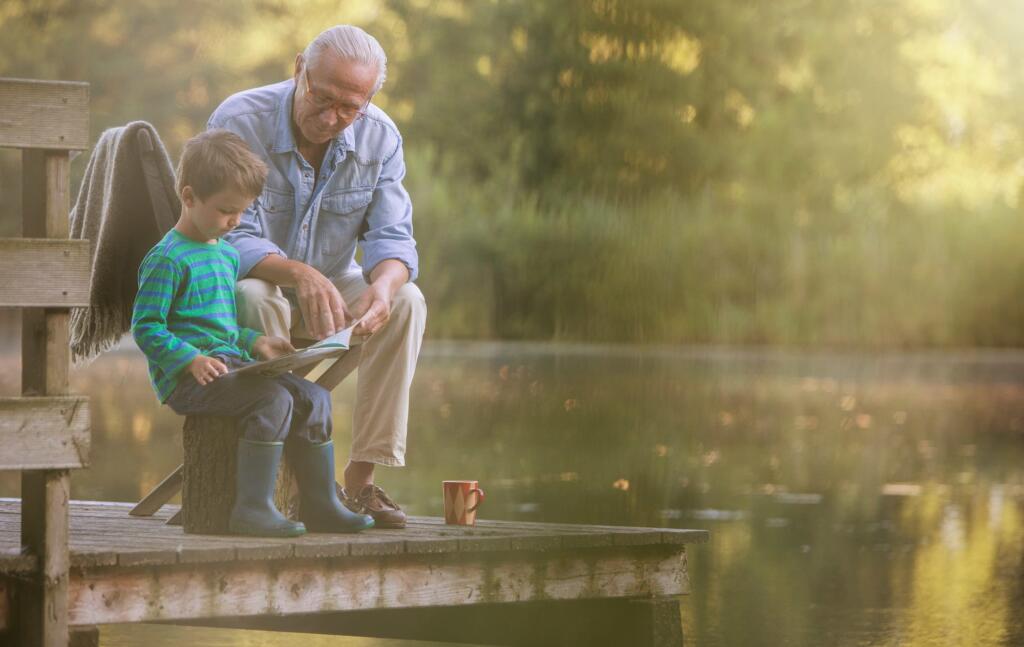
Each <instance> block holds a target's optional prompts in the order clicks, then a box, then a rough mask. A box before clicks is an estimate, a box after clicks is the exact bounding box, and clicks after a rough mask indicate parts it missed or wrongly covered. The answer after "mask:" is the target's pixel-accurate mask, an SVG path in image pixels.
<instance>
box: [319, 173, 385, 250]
mask: <svg viewBox="0 0 1024 647" xmlns="http://www.w3.org/2000/svg"><path fill="white" fill-rule="evenodd" d="M371 200H373V190H372V189H365V190H364V189H355V190H352V191H344V192H340V193H332V194H331V195H326V196H324V198H323V201H322V202H321V204H320V219H319V224H318V229H319V231H318V232H317V234H318V239H319V241H320V244H321V247H322V248H323V250H324V253H326V254H337V253H341V252H342V251H344V250H346V249H351V248H353V247H354V245H355V242H356V238H358V236H359V235H360V233H361V229H362V226H363V221H364V219H365V217H366V209H367V207H369V205H370V201H371Z"/></svg>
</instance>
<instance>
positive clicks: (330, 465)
mask: <svg viewBox="0 0 1024 647" xmlns="http://www.w3.org/2000/svg"><path fill="white" fill-rule="evenodd" d="M291 449H293V450H294V451H293V452H292V453H291V454H289V457H290V458H291V459H294V460H293V467H294V468H295V478H296V479H297V480H298V482H299V501H300V503H299V518H300V519H302V522H303V523H305V524H306V528H307V529H309V531H310V532H359V531H360V530H366V529H367V528H373V517H371V516H370V515H368V514H356V513H355V512H352V511H351V510H349V509H348V508H346V507H345V506H344V505H342V503H341V500H340V499H338V492H337V490H336V489H335V486H334V441H331V440H328V441H327V442H326V443H324V444H322V445H314V444H312V443H309V442H306V441H304V440H298V439H297V440H296V441H295V443H294V446H293V447H292V448H291Z"/></svg>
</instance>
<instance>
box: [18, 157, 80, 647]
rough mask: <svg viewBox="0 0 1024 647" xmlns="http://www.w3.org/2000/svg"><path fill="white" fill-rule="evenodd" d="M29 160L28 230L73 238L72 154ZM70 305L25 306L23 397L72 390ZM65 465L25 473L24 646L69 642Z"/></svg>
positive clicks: (47, 646)
mask: <svg viewBox="0 0 1024 647" xmlns="http://www.w3.org/2000/svg"><path fill="white" fill-rule="evenodd" d="M22 160H23V167H24V169H23V181H22V196H23V198H22V199H23V205H24V212H23V219H22V228H23V235H24V236H26V237H34V238H67V237H68V211H69V207H70V201H71V198H70V188H69V179H68V176H69V169H70V156H69V154H68V152H67V151H40V150H26V151H24V152H23V153H22ZM68 321H69V313H68V310H67V309H63V308H62V309H42V308H26V309H24V310H23V315H22V338H21V363H22V370H21V391H22V395H27V396H41V395H64V394H66V393H68V371H69V369H70V348H69V346H68ZM69 498H70V476H69V473H68V471H67V470H38V471H26V472H22V475H21V500H22V523H21V543H22V547H23V548H27V549H28V550H29V551H31V552H32V553H33V554H35V555H36V556H37V557H38V558H39V565H40V568H39V572H38V573H37V575H36V577H35V578H33V580H32V581H31V582H29V583H27V584H25V585H24V586H22V588H21V591H20V595H19V622H18V626H19V629H20V633H21V636H20V638H21V640H20V643H19V644H21V645H24V646H26V647H37V646H39V647H43V646H45V647H64V646H65V645H67V644H68V640H69V633H68V621H67V605H68V565H69V557H68V499H69Z"/></svg>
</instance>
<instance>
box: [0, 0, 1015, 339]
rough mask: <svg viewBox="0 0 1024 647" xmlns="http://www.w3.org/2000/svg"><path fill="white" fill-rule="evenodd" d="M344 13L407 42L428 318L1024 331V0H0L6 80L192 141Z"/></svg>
mask: <svg viewBox="0 0 1024 647" xmlns="http://www.w3.org/2000/svg"><path fill="white" fill-rule="evenodd" d="M341 22H352V23H355V24H359V25H361V26H363V27H364V28H366V29H367V30H368V31H370V32H371V33H373V34H374V35H376V36H377V37H378V38H379V39H380V40H381V42H382V44H383V45H384V47H385V49H386V51H387V52H388V54H389V58H390V61H389V76H388V82H387V84H386V85H385V87H384V90H383V91H382V93H381V94H380V95H378V97H377V98H376V99H375V101H376V102H377V103H378V104H379V105H380V106H381V107H383V108H384V109H385V110H387V111H388V112H389V114H391V115H392V117H394V119H395V121H396V122H397V123H398V125H399V127H400V128H401V130H402V133H403V136H404V138H405V142H406V155H407V162H408V166H409V176H408V181H407V183H408V187H409V189H410V192H411V193H412V195H413V200H414V204H415V209H416V216H415V219H416V235H417V240H418V242H419V244H420V249H421V255H422V267H423V272H422V277H421V279H420V284H421V287H422V288H423V290H424V292H426V294H427V297H428V301H429V303H430V306H431V320H430V326H429V334H431V335H433V336H434V337H449V338H504V339H556V340H581V341H623V342H644V343H756V344H788V345H808V346H811V345H829V346H858V347H905V346H915V347H917V346H1016V345H1020V344H1022V343H1024V305H1021V300H1020V299H1019V297H1018V293H1019V288H1020V286H1021V285H1024V255H1022V254H1021V253H1020V250H1021V249H1022V247H1024V223H1022V222H1021V218H1020V216H1019V213H1018V208H1019V201H1020V183H1021V175H1022V172H1024V163H1022V160H1024V137H1022V124H1024V119H1022V116H1024V115H1022V114H1021V112H1022V111H1024V72H1022V69H1024V68H1022V66H1020V65H1019V61H1021V60H1024V34H1022V33H1021V32H1024V0H1004V1H1002V2H992V1H990V0H903V1H902V2H877V1H871V0H772V2H757V1H755V0H717V1H715V2H706V1H696V0H559V1H557V2H556V1H553V0H529V1H526V0H386V1H382V2H369V1H363V2H360V1H356V0H351V1H349V2H344V3H339V2H328V1H325V0H252V1H242V0H223V1H221V2H217V3H209V2H203V1H200V0H179V1H178V2H173V3H171V2H166V1H163V0H159V1H158V0H134V1H132V2H128V1H115V0H51V1H40V0H0V30H2V33H3V35H4V37H3V39H0V75H3V76H13V77H24V78H42V79H65V80H82V81H88V82H89V83H90V84H91V96H92V103H91V105H92V116H91V118H92V132H93V136H94V139H95V137H96V136H97V135H98V134H99V133H100V132H101V131H102V130H103V129H105V128H108V127H111V126H115V125H120V124H123V123H126V122H128V121H131V120H135V119H144V120H147V121H150V122H152V123H153V124H154V125H155V126H156V127H157V129H158V131H159V132H160V133H161V134H162V136H163V137H164V139H165V142H166V144H167V145H168V147H169V149H170V150H171V153H172V155H174V156H176V155H177V153H178V152H179V151H180V148H181V145H182V143H183V142H184V140H185V139H187V138H188V137H189V136H190V135H192V134H193V133H195V132H197V131H198V130H200V129H202V128H203V127H204V126H205V123H206V119H207V117H208V116H209V114H210V112H211V111H212V110H213V109H214V108H215V107H216V105H217V104H218V103H219V102H220V101H221V100H223V99H224V98H225V97H227V96H228V95H229V94H231V93H233V92H236V91H239V90H243V89H246V88H249V87H253V86H256V85H262V84H266V83H271V82H275V81H278V80H280V79H283V78H286V77H287V76H289V75H290V73H291V70H292V66H293V61H294V56H295V54H296V53H297V52H298V51H300V50H301V49H302V48H303V47H304V46H305V44H306V43H307V42H308V41H309V40H310V39H311V38H312V37H313V36H315V35H316V34H317V33H318V32H319V31H321V30H322V29H324V28H326V27H328V26H330V25H332V24H336V23H341ZM83 168H84V158H80V159H79V160H78V161H77V162H76V163H75V164H74V165H73V169H74V170H75V172H76V173H79V174H80V173H81V171H82V170H83ZM19 172H20V171H19V164H18V156H17V154H16V153H14V152H11V151H5V152H3V153H2V154H0V192H2V196H3V199H2V200H0V213H2V219H0V234H4V235H11V234H12V233H14V232H15V229H16V227H17V222H18V218H17V217H16V214H17V213H18V211H19V208H20V206H19V204H18V197H17V194H18V190H17V187H18V185H19V182H20V177H19Z"/></svg>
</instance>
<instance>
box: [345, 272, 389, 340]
mask: <svg viewBox="0 0 1024 647" xmlns="http://www.w3.org/2000/svg"><path fill="white" fill-rule="evenodd" d="M352 314H353V315H354V316H356V317H357V318H358V319H359V323H358V324H357V325H356V327H355V328H354V329H353V330H352V334H353V335H372V334H373V333H375V332H377V331H378V330H380V329H381V328H382V327H383V326H384V324H386V323H387V322H388V318H389V317H390V316H391V290H390V289H388V286H387V285H384V284H383V283H373V284H371V285H370V287H368V288H366V291H365V292H363V293H362V294H361V295H359V300H358V301H356V303H355V305H354V306H352Z"/></svg>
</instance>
